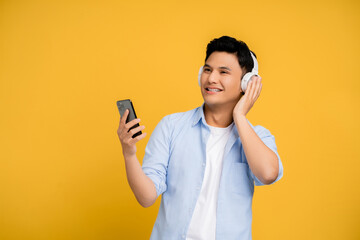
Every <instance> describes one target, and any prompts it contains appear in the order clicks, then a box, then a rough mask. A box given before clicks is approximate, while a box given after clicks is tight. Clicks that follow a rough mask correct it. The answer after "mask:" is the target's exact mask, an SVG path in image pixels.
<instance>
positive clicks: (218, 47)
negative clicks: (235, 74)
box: [205, 36, 256, 72]
mask: <svg viewBox="0 0 360 240" xmlns="http://www.w3.org/2000/svg"><path fill="white" fill-rule="evenodd" d="M215 51H218V52H228V53H234V54H235V55H236V56H237V58H238V62H239V65H240V67H241V68H243V69H245V72H251V70H252V69H253V67H254V61H253V59H252V57H251V54H250V49H249V47H248V46H247V45H246V43H244V42H243V41H238V40H236V39H235V38H232V37H229V36H222V37H220V38H214V39H213V40H211V41H210V42H209V43H208V45H207V47H206V57H205V62H206V60H207V59H208V58H209V56H210V55H211V54H212V53H213V52H215ZM251 52H252V53H253V54H254V56H255V57H256V55H255V53H254V52H253V51H251Z"/></svg>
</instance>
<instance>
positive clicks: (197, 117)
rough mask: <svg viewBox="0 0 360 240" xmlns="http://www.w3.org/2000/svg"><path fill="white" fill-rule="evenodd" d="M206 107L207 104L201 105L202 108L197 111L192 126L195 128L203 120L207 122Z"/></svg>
mask: <svg viewBox="0 0 360 240" xmlns="http://www.w3.org/2000/svg"><path fill="white" fill-rule="evenodd" d="M204 105H205V102H204V103H203V104H202V105H201V107H198V108H197V109H196V112H195V117H194V121H193V123H192V125H191V126H195V125H196V124H197V123H199V121H200V120H201V119H202V120H203V121H204V122H205V116H204Z"/></svg>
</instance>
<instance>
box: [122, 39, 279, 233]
mask: <svg viewBox="0 0 360 240" xmlns="http://www.w3.org/2000/svg"><path fill="white" fill-rule="evenodd" d="M251 54H252V52H250V50H249V48H248V46H247V45H246V44H245V43H244V42H242V41H238V40H236V39H234V38H231V37H228V36H223V37H220V38H218V39H214V40H212V41H211V42H210V43H209V44H208V46H207V51H206V58H205V65H204V66H203V71H202V72H201V76H200V87H201V94H202V96H203V98H204V103H203V105H202V106H201V107H198V108H196V109H193V110H190V111H187V112H182V113H175V114H171V115H168V116H165V117H164V118H163V119H162V120H161V121H160V123H159V124H158V125H157V126H156V128H155V130H154V132H153V133H152V135H151V137H150V139H149V142H148V144H147V146H146V149H145V156H144V159H143V165H142V166H140V164H139V161H138V160H137V158H136V146H135V144H136V142H138V141H140V140H141V139H143V138H144V137H145V135H146V134H145V133H143V134H142V135H140V136H138V137H136V138H134V139H132V137H131V136H132V135H133V134H135V133H136V132H138V131H141V130H143V129H144V126H139V127H137V128H135V129H133V130H131V131H129V132H128V130H129V129H130V127H132V126H133V125H135V124H136V123H139V120H138V119H135V120H133V121H131V122H129V123H127V124H125V119H126V117H127V112H126V113H125V114H124V116H123V118H122V119H121V120H120V125H119V129H118V135H119V139H120V141H121V144H122V149H123V154H124V158H125V166H126V172H127V177H128V182H129V185H130V187H131V189H132V191H133V192H134V194H135V197H136V199H137V200H138V201H139V203H140V204H141V205H142V206H144V207H149V206H151V205H152V204H153V203H154V202H155V201H156V199H157V197H158V196H159V195H160V194H162V199H161V205H160V209H159V213H158V216H157V219H156V222H155V225H154V228H153V231H152V234H151V239H156V240H159V239H161V240H162V239H164V240H171V239H187V240H195V239H205V240H212V239H216V240H231V239H237V240H238V239H241V240H243V239H246V240H248V239H251V222H252V209H251V206H252V197H253V192H254V182H255V185H257V186H259V185H265V184H272V183H274V182H276V181H278V180H279V179H280V178H281V177H282V175H283V166H282V163H281V160H280V157H279V155H278V153H277V147H276V144H275V139H274V136H273V135H271V133H270V131H269V130H267V129H266V128H264V127H262V126H260V125H258V126H255V127H254V126H253V125H252V124H251V123H250V122H249V121H248V120H247V119H246V114H247V113H248V112H249V110H250V109H251V108H252V106H253V105H254V103H255V101H256V100H257V99H258V97H259V95H260V92H261V88H262V83H261V78H260V77H259V76H253V77H252V79H251V81H250V82H249V84H248V85H247V88H246V91H245V93H244V91H243V89H242V88H241V81H243V80H241V79H242V78H243V76H244V75H245V74H246V73H247V72H251V71H252V69H253V67H254V64H255V63H254V60H253V58H252V56H251Z"/></svg>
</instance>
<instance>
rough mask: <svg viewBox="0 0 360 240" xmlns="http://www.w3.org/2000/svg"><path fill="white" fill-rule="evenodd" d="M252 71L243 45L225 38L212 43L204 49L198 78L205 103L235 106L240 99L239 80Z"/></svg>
mask: <svg viewBox="0 0 360 240" xmlns="http://www.w3.org/2000/svg"><path fill="white" fill-rule="evenodd" d="M254 56H255V54H254ZM253 67H254V62H253V59H252V57H251V54H250V50H249V48H248V46H247V45H246V44H245V43H244V42H242V41H238V40H236V39H235V38H232V37H228V36H222V37H220V38H217V39H213V40H212V41H211V42H210V43H209V44H208V45H207V49H206V57H205V65H204V68H203V72H202V74H201V78H200V84H201V93H202V95H203V98H204V100H205V103H206V104H208V105H224V104H227V105H230V106H231V105H234V104H236V103H237V101H239V99H240V97H241V96H242V95H243V91H242V90H241V78H242V77H243V76H244V75H245V74H246V73H247V72H251V70H252V68H253ZM216 89H217V90H216Z"/></svg>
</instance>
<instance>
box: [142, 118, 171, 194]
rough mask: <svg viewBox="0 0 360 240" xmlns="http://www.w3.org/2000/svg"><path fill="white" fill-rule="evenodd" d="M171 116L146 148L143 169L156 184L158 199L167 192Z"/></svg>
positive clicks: (157, 130) (165, 120)
mask: <svg viewBox="0 0 360 240" xmlns="http://www.w3.org/2000/svg"><path fill="white" fill-rule="evenodd" d="M168 117H169V116H166V117H164V118H163V119H162V120H161V121H160V122H159V123H158V125H157V126H156V127H155V129H154V131H153V132H152V134H151V136H150V139H149V142H148V143H147V145H146V148H145V156H144V158H143V163H142V169H143V171H144V173H145V174H146V175H147V176H148V177H149V178H150V179H151V180H152V181H153V182H154V185H155V188H156V193H157V197H158V196H159V195H160V194H162V193H163V192H165V191H166V188H167V185H166V174H167V167H168V162H169V156H170V129H171V128H170V126H169V118H168Z"/></svg>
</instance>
